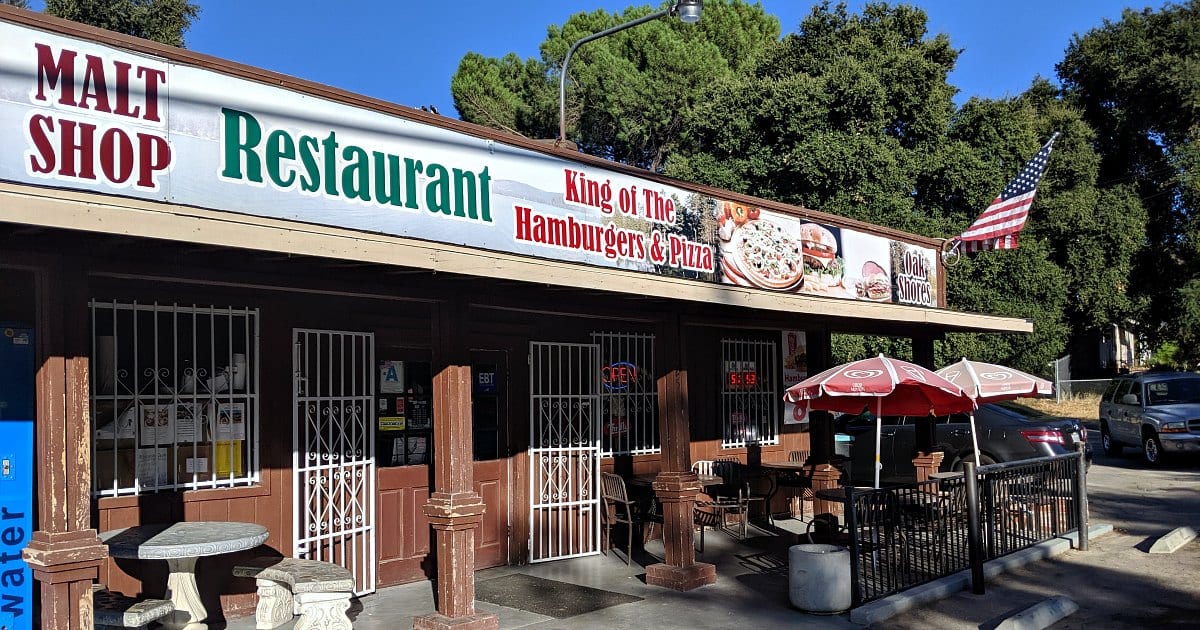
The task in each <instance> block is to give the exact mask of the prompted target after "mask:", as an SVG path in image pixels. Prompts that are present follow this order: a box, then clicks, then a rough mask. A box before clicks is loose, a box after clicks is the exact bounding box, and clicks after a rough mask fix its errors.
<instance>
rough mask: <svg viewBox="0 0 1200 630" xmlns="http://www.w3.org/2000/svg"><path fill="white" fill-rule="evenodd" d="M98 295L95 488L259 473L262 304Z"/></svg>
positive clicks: (151, 488) (165, 485)
mask: <svg viewBox="0 0 1200 630" xmlns="http://www.w3.org/2000/svg"><path fill="white" fill-rule="evenodd" d="M89 305H90V307H91V317H92V350H91V366H92V367H91V413H92V483H93V488H94V491H95V493H96V494H97V495H98V496H121V495H137V494H142V493H147V492H156V491H169V490H192V489H202V488H221V487H232V486H243V485H250V484H253V483H257V482H258V480H259V461H258V428H259V427H258V419H259V400H258V374H259V372H258V362H259V353H258V340H259V330H258V326H259V319H258V310H257V309H249V308H235V307H215V306H198V305H190V306H185V305H180V304H159V303H157V302H155V303H150V304H144V303H138V302H117V301H99V300H93V301H92V302H91V303H90V304H89Z"/></svg>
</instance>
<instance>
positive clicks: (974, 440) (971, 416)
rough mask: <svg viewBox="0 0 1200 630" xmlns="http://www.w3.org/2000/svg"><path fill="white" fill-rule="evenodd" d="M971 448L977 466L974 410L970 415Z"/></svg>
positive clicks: (977, 447) (977, 455) (976, 436)
mask: <svg viewBox="0 0 1200 630" xmlns="http://www.w3.org/2000/svg"><path fill="white" fill-rule="evenodd" d="M970 418H971V448H972V449H973V450H974V451H975V467H976V468H978V467H979V435H978V434H977V433H975V412H974V411H972V412H971V415H970Z"/></svg>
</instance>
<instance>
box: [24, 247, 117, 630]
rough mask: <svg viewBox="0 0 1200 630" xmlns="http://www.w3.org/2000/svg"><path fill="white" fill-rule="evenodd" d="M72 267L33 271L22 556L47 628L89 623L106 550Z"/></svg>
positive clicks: (82, 316) (82, 314)
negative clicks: (27, 501) (28, 490)
mask: <svg viewBox="0 0 1200 630" xmlns="http://www.w3.org/2000/svg"><path fill="white" fill-rule="evenodd" d="M67 268H74V269H78V268H79V267H78V266H76V265H71V266H68V265H66V264H57V265H54V267H53V269H54V270H53V272H50V271H46V270H38V271H37V272H35V278H36V280H35V286H36V292H37V296H36V297H35V299H36V300H37V322H36V330H35V336H36V339H37V344H38V357H39V363H38V368H37V375H36V377H35V384H36V389H37V393H36V396H37V399H36V401H37V402H36V404H37V419H36V427H35V431H34V436H35V437H34V440H35V448H36V452H37V453H38V457H37V458H36V459H37V488H36V490H37V497H38V499H37V500H38V519H37V520H38V525H37V527H38V529H37V531H35V532H33V535H32V536H31V537H30V542H29V545H28V546H26V547H25V549H24V550H23V551H22V556H23V557H24V559H25V562H26V563H28V564H29V567H30V569H32V571H33V578H34V579H35V580H37V581H38V583H39V584H40V596H41V605H42V628H45V629H51V628H55V629H57V628H90V627H91V623H92V619H91V614H90V611H91V605H92V603H91V585H92V583H93V582H94V581H95V580H96V578H97V577H99V574H100V573H99V567H100V563H101V562H103V561H104V558H105V557H106V556H107V555H108V550H107V549H106V548H105V547H104V545H103V544H101V542H100V539H99V537H98V536H97V535H96V530H94V529H91V528H90V525H91V465H92V461H91V460H92V456H91V436H90V433H91V432H90V431H89V430H88V427H89V426H90V423H91V419H90V417H89V415H90V412H89V405H88V387H89V384H88V359H87V356H86V350H84V348H85V344H84V343H83V339H84V338H86V331H87V327H86V322H87V319H86V315H87V314H86V311H85V310H84V309H85V304H86V302H85V301H84V298H82V297H80V296H81V295H82V294H83V291H82V290H81V287H82V282H81V281H80V280H81V279H80V278H79V277H78V276H74V275H72V276H68V275H67V273H66V271H65V270H66V269H67ZM52 273H53V276H54V277H52ZM71 309H80V310H79V311H78V312H75V311H72V310H71ZM67 322H70V325H68V324H67ZM78 327H81V328H78ZM76 328H78V329H76ZM30 614H32V612H31V613H30Z"/></svg>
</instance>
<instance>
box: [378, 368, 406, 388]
mask: <svg viewBox="0 0 1200 630" xmlns="http://www.w3.org/2000/svg"><path fill="white" fill-rule="evenodd" d="M403 392H404V362H403V361H380V362H379V393H381V394H400V393H403Z"/></svg>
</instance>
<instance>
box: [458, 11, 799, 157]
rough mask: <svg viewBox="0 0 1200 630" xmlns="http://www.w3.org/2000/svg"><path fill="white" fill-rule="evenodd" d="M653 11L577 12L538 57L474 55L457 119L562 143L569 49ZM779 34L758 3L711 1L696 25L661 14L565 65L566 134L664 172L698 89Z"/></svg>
mask: <svg viewBox="0 0 1200 630" xmlns="http://www.w3.org/2000/svg"><path fill="white" fill-rule="evenodd" d="M652 11H653V9H652V8H651V7H646V6H643V7H633V8H629V9H626V10H625V11H624V12H623V13H621V14H610V13H607V12H605V11H595V12H592V13H578V14H575V15H573V16H571V17H570V18H569V19H568V20H567V22H566V24H564V25H562V26H561V27H559V26H556V25H551V26H550V27H549V28H548V29H547V31H548V32H547V37H546V40H545V41H544V42H543V43H542V46H541V59H540V60H534V59H529V60H525V61H522V60H521V59H520V58H519V57H518V56H517V55H515V54H511V53H510V54H508V55H506V56H504V57H502V58H500V59H493V58H489V57H485V56H482V55H479V54H477V53H468V54H467V55H466V56H464V57H463V59H462V61H461V62H460V63H459V67H458V70H457V71H456V72H455V74H454V77H453V79H452V80H451V83H450V91H451V93H452V94H453V96H454V102H455V106H456V107H457V108H458V111H459V114H460V115H461V116H462V117H463V119H464V120H468V121H470V122H476V123H479V124H483V125H487V126H490V127H494V128H497V129H503V130H506V131H510V132H513V133H518V134H521V135H524V136H528V137H534V138H553V137H556V136H557V135H558V86H559V74H558V71H559V67H560V66H561V64H562V60H563V58H564V57H565V56H566V53H567V50H568V49H569V48H570V46H571V44H573V43H574V42H576V41H578V40H579V39H581V38H583V37H586V36H587V35H590V34H592V33H596V32H599V31H601V30H604V29H607V28H610V27H613V26H616V25H618V24H623V23H626V22H628V21H631V20H633V19H636V18H638V17H642V16H644V15H647V14H649V13H651V12H652ZM778 37H779V21H778V20H777V19H776V18H774V17H772V16H769V15H767V14H766V13H764V12H763V10H762V7H761V6H760V5H758V4H754V5H750V4H747V3H746V2H745V1H744V0H712V1H710V2H706V3H705V5H704V14H703V18H702V19H701V20H700V21H699V22H698V23H696V24H683V23H680V22H679V21H678V20H674V19H665V18H664V19H659V20H654V21H651V22H647V23H645V24H641V25H638V26H636V27H632V28H629V29H626V30H624V31H621V32H618V33H616V34H613V35H610V36H608V37H603V38H601V39H598V40H595V41H592V42H589V43H587V44H585V45H583V46H581V47H580V48H579V49H578V50H577V51H576V53H575V55H574V56H573V57H572V59H571V65H570V67H569V69H568V73H569V75H570V76H569V77H568V79H569V81H568V89H567V99H566V102H567V105H568V107H567V116H566V119H567V129H568V130H567V135H568V138H569V139H571V140H573V141H575V142H576V143H577V144H578V145H579V147H580V149H581V150H583V151H584V152H586V153H589V154H591V155H599V156H603V157H607V158H610V159H613V160H616V161H619V162H623V163H626V164H631V165H636V166H641V167H645V168H648V169H651V170H659V169H660V168H661V166H662V164H663V163H664V161H665V160H666V158H667V156H668V155H670V154H671V152H672V151H674V150H675V148H676V147H677V146H678V142H679V129H680V126H681V121H682V118H683V116H684V114H685V112H687V111H689V110H690V109H691V108H692V107H694V105H695V103H696V99H697V95H698V94H699V93H700V88H701V86H703V85H704V84H706V83H708V82H710V81H712V80H714V79H716V78H718V77H721V76H725V75H728V74H730V73H731V72H733V71H735V70H737V69H738V68H739V67H740V66H741V65H743V64H745V63H748V62H749V60H751V59H752V58H753V57H754V55H755V53H756V51H758V50H759V49H760V48H762V47H763V46H765V45H767V44H769V43H771V42H774V41H776V40H777V39H778ZM585 103H586V107H584V104H585Z"/></svg>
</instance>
